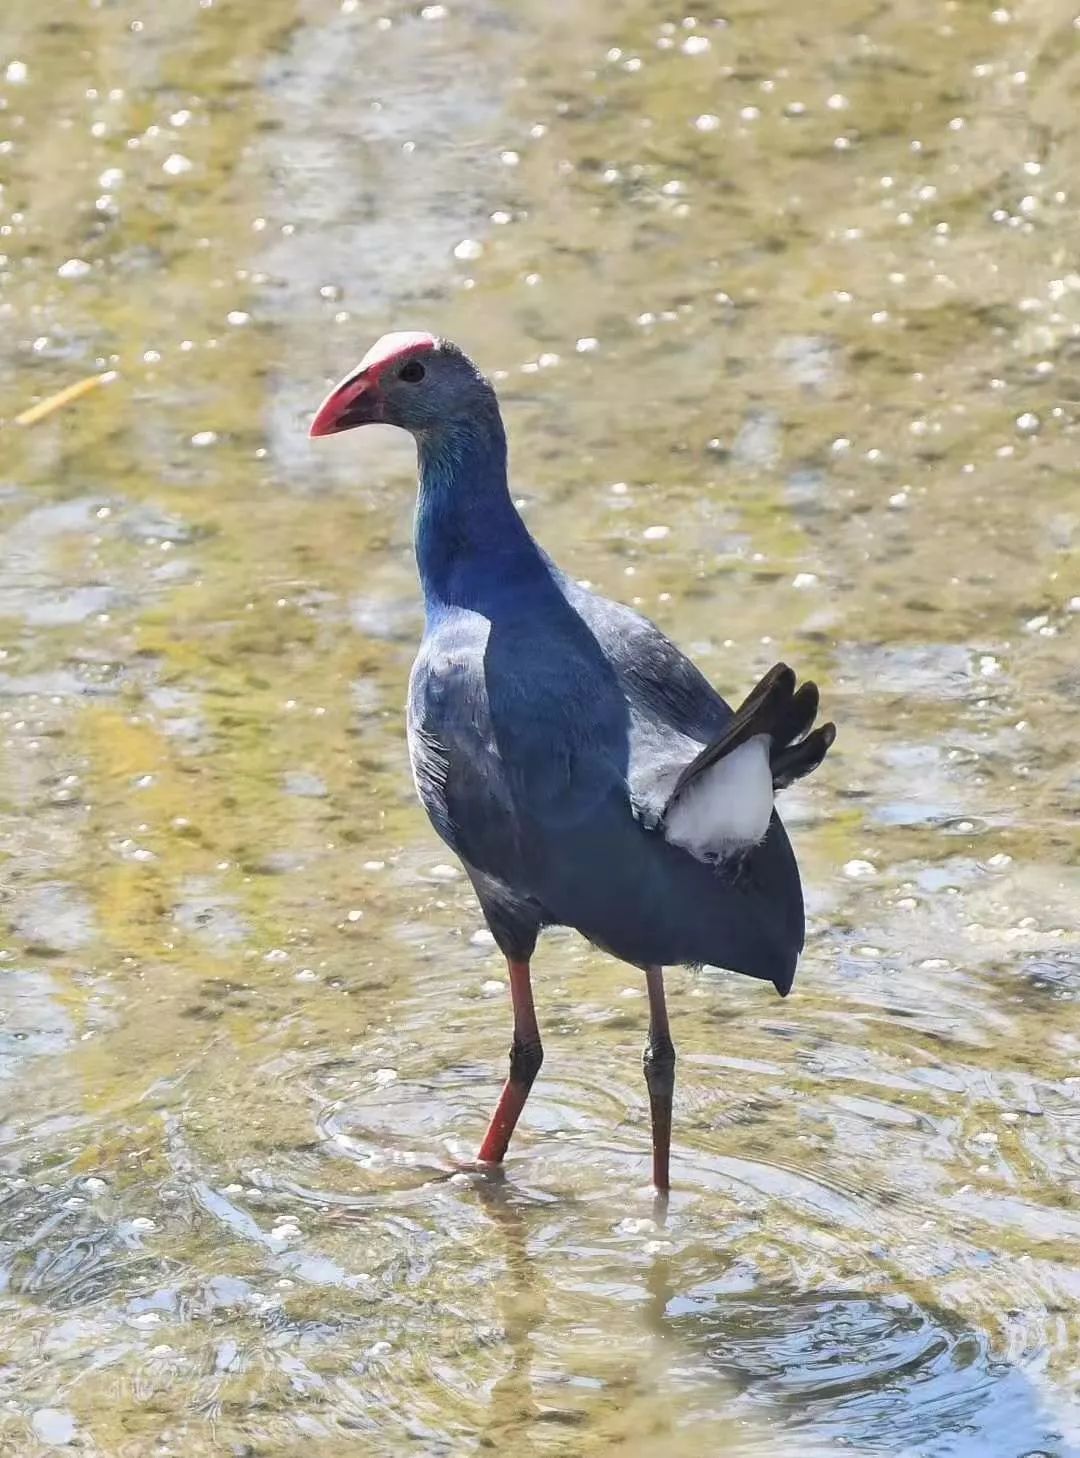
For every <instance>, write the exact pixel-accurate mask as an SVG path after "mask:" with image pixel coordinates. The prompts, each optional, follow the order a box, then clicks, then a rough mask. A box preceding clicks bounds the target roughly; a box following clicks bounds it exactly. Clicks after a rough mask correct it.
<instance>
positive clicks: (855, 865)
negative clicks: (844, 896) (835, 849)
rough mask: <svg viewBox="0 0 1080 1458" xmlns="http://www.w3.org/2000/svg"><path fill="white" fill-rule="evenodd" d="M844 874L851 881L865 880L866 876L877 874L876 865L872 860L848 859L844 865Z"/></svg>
mask: <svg viewBox="0 0 1080 1458" xmlns="http://www.w3.org/2000/svg"><path fill="white" fill-rule="evenodd" d="M844 875H845V876H847V877H849V878H850V879H851V880H852V881H861V880H865V878H866V877H867V876H876V875H877V866H875V865H874V863H873V861H860V860H854V861H848V862H847V863H846V864H845V866H844Z"/></svg>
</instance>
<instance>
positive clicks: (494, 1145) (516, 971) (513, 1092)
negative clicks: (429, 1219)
mask: <svg viewBox="0 0 1080 1458" xmlns="http://www.w3.org/2000/svg"><path fill="white" fill-rule="evenodd" d="M507 966H508V967H509V969H510V996H511V997H512V998H513V1000H514V1041H513V1043H512V1044H511V1047H510V1077H509V1078H508V1079H507V1080H506V1083H505V1084H504V1086H503V1091H502V1094H501V1095H500V1097H499V1103H498V1107H497V1108H496V1110H495V1112H494V1114H492V1116H491V1123H490V1124H489V1125H488V1131H487V1133H486V1134H485V1135H484V1142H483V1144H481V1146H480V1153H479V1154H478V1155H477V1158H478V1159H479V1160H480V1161H481V1162H482V1163H484V1164H501V1163H502V1158H503V1155H504V1154H505V1153H506V1147H507V1145H508V1144H509V1143H510V1136H511V1134H513V1132H514V1126H515V1125H516V1124H517V1121H518V1119H519V1118H520V1117H521V1111H522V1109H523V1108H524V1107H525V1100H526V1099H527V1098H528V1097H529V1090H530V1089H531V1088H532V1086H533V1081H534V1080H535V1078H536V1075H537V1074H538V1073H539V1072H540V1065H541V1063H543V1061H544V1049H543V1047H542V1046H541V1043H540V1029H539V1027H538V1026H537V1023H536V1009H535V1008H534V1007H533V995H532V983H531V982H530V981H529V964H528V962H511V961H509V960H508V961H507Z"/></svg>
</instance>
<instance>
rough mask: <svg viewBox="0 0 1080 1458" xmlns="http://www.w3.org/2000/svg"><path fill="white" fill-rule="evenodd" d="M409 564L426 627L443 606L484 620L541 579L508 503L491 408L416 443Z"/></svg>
mask: <svg viewBox="0 0 1080 1458" xmlns="http://www.w3.org/2000/svg"><path fill="white" fill-rule="evenodd" d="M417 454H418V457H419V465H420V492H419V496H418V497H417V503H416V523H415V542H416V563H417V566H418V567H419V569H420V584H421V586H422V588H423V590H424V603H425V607H426V609H427V615H428V618H429V620H430V619H431V618H432V617H433V616H438V615H439V613H440V612H441V611H442V610H443V609H445V608H447V607H467V608H473V609H475V610H477V611H479V612H483V613H485V615H488V614H491V613H493V612H495V611H496V610H497V609H498V607H499V606H500V604H506V603H509V602H511V601H512V600H513V599H514V597H515V596H520V594H521V593H522V591H523V590H527V589H528V588H529V587H530V585H533V584H535V583H537V582H538V581H540V580H541V579H548V572H547V568H546V565H545V563H544V559H543V557H542V556H541V554H540V550H539V548H538V547H537V545H536V543H535V542H534V541H533V539H532V537H531V536H530V535H529V531H528V528H527V527H526V525H525V523H524V522H523V521H522V519H521V517H520V516H519V515H518V512H517V508H516V507H515V506H514V503H513V501H512V500H511V499H510V491H509V487H508V485H507V480H506V435H505V432H504V431H503V424H502V420H501V419H500V418H499V411H498V407H497V406H496V405H495V404H494V402H492V404H491V407H490V408H489V409H482V410H478V411H477V412H476V413H475V414H474V415H473V416H472V417H471V418H469V419H468V420H462V421H452V422H449V423H448V424H447V425H445V426H443V427H441V428H440V429H439V430H438V431H426V432H424V433H423V434H422V435H419V436H418V438H417Z"/></svg>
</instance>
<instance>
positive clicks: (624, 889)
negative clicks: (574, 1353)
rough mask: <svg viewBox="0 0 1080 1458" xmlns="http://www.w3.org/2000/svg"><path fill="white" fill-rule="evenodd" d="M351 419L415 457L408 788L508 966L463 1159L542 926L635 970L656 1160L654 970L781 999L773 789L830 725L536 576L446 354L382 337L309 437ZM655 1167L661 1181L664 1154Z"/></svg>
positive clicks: (662, 1076)
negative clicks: (418, 600)
mask: <svg viewBox="0 0 1080 1458" xmlns="http://www.w3.org/2000/svg"><path fill="white" fill-rule="evenodd" d="M425 381H426V382H427V386H428V388H427V390H426V392H425V391H424V390H423V388H422V387H423V385H424V383H425ZM391 382H392V383H391ZM367 419H376V420H377V419H388V420H390V421H391V423H397V424H402V425H404V426H405V428H407V429H410V430H411V431H412V432H413V434H414V435H415V437H416V439H417V444H418V454H419V467H420V470H419V476H420V482H419V497H418V503H417V512H416V554H417V563H418V567H419V571H420V578H421V584H422V587H423V591H424V599H425V610H426V621H425V631H424V637H423V641H422V643H421V646H420V651H419V654H418V656H417V659H416V662H415V664H414V666H413V671H412V675H411V679H410V684H409V704H408V740H409V751H410V756H411V760H412V766H413V772H414V775H415V779H416V785H417V790H418V792H419V795H420V798H421V800H422V802H423V804H424V807H425V809H426V810H427V812H428V815H429V816H430V818H431V821H432V824H433V825H434V827H435V829H436V831H437V832H438V834H439V835H440V836H441V837H442V838H443V840H445V841H446V843H447V844H448V845H449V846H450V847H451V848H452V849H453V850H454V851H455V852H456V853H457V855H458V856H459V857H460V858H461V860H462V862H463V864H464V866H465V868H466V870H467V871H468V874H469V876H470V878H471V880H472V883H473V885H474V887H475V889H476V893H477V895H478V897H479V900H480V904H481V906H482V908H483V911H484V914H485V917H486V918H487V921H488V924H489V926H490V927H491V930H492V932H493V934H494V936H495V939H496V941H497V942H498V944H499V946H500V948H501V949H502V951H503V952H504V953H505V955H506V957H507V959H508V962H509V963H510V967H511V980H512V989H513V991H514V996H515V1052H514V1053H513V1054H512V1061H511V1080H510V1083H508V1085H507V1089H506V1090H505V1091H504V1096H503V1101H502V1103H501V1104H500V1110H499V1111H498V1112H497V1114H496V1118H495V1120H493V1123H492V1128H491V1130H489V1135H488V1139H487V1140H485V1145H484V1149H483V1150H482V1151H481V1156H482V1157H483V1158H491V1157H494V1158H496V1159H498V1158H501V1157H502V1153H503V1151H504V1150H505V1145H506V1141H507V1140H508V1139H509V1133H510V1132H511V1131H512V1128H513V1124H514V1122H515V1121H516V1118H517V1115H518V1113H520V1107H521V1105H522V1104H523V1103H524V1097H525V1095H526V1094H527V1092H528V1087H529V1085H530V1084H531V1082H532V1078H533V1077H534V1076H535V1072H536V1067H538V1066H539V1057H540V1056H541V1053H540V1044H539V1032H538V1030H537V1028H536V1022H535V1014H534V1012H533V1010H532V998H531V990H529V986H528V962H529V959H530V957H531V955H532V952H533V948H534V945H535V942H536V938H537V934H538V932H539V930H540V929H541V928H542V927H544V926H548V925H564V926H570V927H575V928H576V929H577V930H578V931H580V932H581V933H582V934H583V935H584V936H586V937H587V938H588V939H589V940H590V941H592V942H594V943H595V944H596V945H597V946H599V947H602V948H604V949H605V950H606V951H609V952H611V953H613V954H614V955H615V956H617V957H619V958H621V959H622V960H624V961H626V962H629V963H632V964H634V965H636V966H638V967H641V968H643V969H645V970H646V972H647V974H648V976H649V992H650V1006H651V1010H652V1014H653V1017H652V1023H651V1028H652V1032H651V1035H650V1045H649V1050H647V1054H646V1071H647V1074H650V1051H651V1053H652V1063H653V1068H652V1072H651V1074H650V1084H649V1087H650V1096H651V1098H652V1103H653V1115H654V1145H655V1139H656V1131H657V1116H658V1110H659V1117H660V1121H661V1124H663V1122H664V1118H665V1099H666V1119H667V1121H668V1126H669V1124H670V1084H671V1082H672V1081H673V1071H674V1050H673V1049H672V1048H671V1044H670V1039H669V1038H668V1035H667V1022H666V1013H665V1012H664V1010H663V991H662V982H661V980H660V974H659V969H660V968H661V967H662V966H664V965H669V964H673V963H674V964H677V963H687V964H699V963H711V964H715V965H718V966H722V967H726V968H730V969H732V970H734V971H738V972H743V973H746V974H748V975H749V976H751V977H757V978H763V979H765V980H767V981H771V982H773V983H774V984H775V986H776V987H777V989H778V990H779V991H780V992H781V993H784V994H786V993H787V992H788V990H789V989H790V986H791V982H792V979H793V977H794V973H795V964H796V961H797V959H798V956H799V952H800V951H801V949H802V944H803V903H802V891H801V887H800V882H799V873H798V868H797V866H796V863H795V858H794V855H793V853H792V850H791V846H790V844H789V842H788V838H787V835H786V833H785V831H784V828H783V826H782V824H781V822H780V819H779V817H778V815H777V814H776V812H775V810H774V809H773V804H772V791H773V785H774V783H775V784H777V785H781V784H783V783H786V782H789V781H790V779H792V778H796V777H797V776H798V775H800V774H803V773H807V772H808V771H809V770H810V769H812V768H814V767H815V765H816V764H817V763H819V762H820V760H821V758H822V757H823V755H824V753H825V751H826V750H827V748H828V746H829V744H830V743H831V739H832V729H831V726H829V725H827V726H824V727H823V729H819V730H815V731H812V732H808V731H809V730H810V725H811V723H812V721H813V717H814V713H815V711H816V707H817V692H816V689H813V686H812V685H804V687H803V688H802V689H801V690H799V691H798V692H795V689H794V675H792V674H791V672H790V670H788V669H785V668H783V666H782V665H781V666H779V667H778V669H776V670H773V673H772V675H768V676H767V677H766V679H764V680H762V683H761V684H760V685H759V686H758V688H757V689H756V690H755V692H754V694H753V695H751V697H750V699H748V700H747V701H746V703H745V704H744V705H743V706H742V707H741V708H740V710H739V711H738V713H737V714H733V712H732V710H731V709H730V708H729V707H728V705H727V704H726V703H725V702H724V700H723V699H722V698H721V697H720V695H719V694H718V693H717V692H716V691H715V690H714V689H713V688H712V687H711V686H710V685H709V683H708V682H707V681H706V679H705V678H704V677H703V676H702V675H701V673H699V671H698V670H697V669H696V668H695V667H694V665H693V664H692V663H691V662H690V661H689V660H688V659H687V658H686V657H684V655H683V654H682V653H681V652H680V651H679V650H678V649H677V648H676V647H675V646H674V644H672V643H671V642H670V641H669V640H668V639H667V638H666V637H665V636H664V635H663V633H661V632H660V630H659V629H658V628H657V627H656V626H655V625H654V624H652V623H650V622H648V621H647V620H646V619H644V618H642V617H641V616H640V615H639V614H637V613H635V612H633V611H632V610H631V609H630V608H628V607H625V606H623V605H621V604H619V603H615V602H612V601H609V600H608V599H606V598H603V597H600V596H598V595H596V594H594V593H592V592H590V591H588V590H587V589H585V588H583V587H581V586H580V585H579V584H577V583H575V582H574V581H572V580H571V579H570V578H569V577H567V576H566V575H565V574H564V573H563V572H561V571H560V570H559V569H558V568H557V567H556V566H555V565H554V563H553V562H552V561H551V560H550V559H549V558H548V557H547V556H546V554H545V553H544V552H543V551H542V550H541V549H540V547H539V546H538V545H537V544H536V542H535V541H534V540H533V538H532V536H531V534H530V532H529V531H528V529H527V528H526V526H525V523H524V521H523V520H522V518H521V516H520V514H519V512H518V511H517V509H516V507H515V506H514V503H513V501H512V499H511V496H510V492H509V488H508V482H507V469H506V444H505V436H504V433H503V427H502V421H501V418H500V415H499V411H498V406H497V403H496V401H495V396H494V392H493V391H492V390H491V388H490V386H489V385H488V384H487V382H486V381H485V380H483V378H482V377H481V376H480V375H479V374H478V372H477V371H476V370H475V367H474V366H472V365H471V363H470V362H469V361H468V360H467V359H465V357H464V356H463V355H461V354H460V352H459V351H457V350H456V349H455V348H454V347H453V346H449V345H446V344H444V343H442V342H440V341H436V340H434V339H432V338H431V337H430V336H424V335H409V336H395V335H390V336H387V337H386V339H384V340H383V341H380V343H379V344H378V345H376V346H375V348H374V349H373V350H372V351H371V353H370V355H369V356H368V357H367V359H366V360H365V362H364V363H363V364H362V365H361V367H360V369H359V370H358V371H357V372H356V373H355V374H354V375H353V376H351V377H350V378H348V379H347V380H346V381H344V382H343V383H342V385H340V386H339V387H338V389H337V390H336V391H335V392H334V393H333V394H332V395H331V396H330V397H329V398H328V400H327V401H326V403H325V404H324V406H323V407H322V409H321V410H320V412H319V415H318V416H317V418H316V421H315V424H314V425H313V427H312V433H313V434H329V433H332V432H333V431H335V430H338V429H345V428H348V426H349V425H351V424H361V423H364V422H365V421H366V420H367ZM522 969H523V970H522ZM515 974H516V976H517V978H518V981H517V982H515V980H514V978H515ZM522 977H523V978H524V982H523V984H522V982H521V979H522ZM523 989H524V990H523ZM526 993H527V997H525V994H526ZM523 999H524V1000H523ZM519 1014H520V1016H519ZM530 1048H532V1049H533V1052H534V1055H535V1056H532V1057H531V1059H530V1058H529V1057H524V1055H525V1054H527V1053H528V1050H529V1049H530ZM658 1050H659V1051H658ZM519 1054H521V1055H522V1056H521V1057H519V1059H518V1062H519V1067H518V1075H517V1076H515V1072H514V1067H515V1065H514V1057H515V1056H516V1055H519ZM523 1057H524V1062H523V1061H522V1058H523ZM525 1063H529V1064H530V1068H525ZM532 1063H535V1065H536V1067H531V1064H532ZM661 1064H662V1065H663V1068H662V1069H660V1071H659V1073H658V1069H659V1068H660V1065H661ZM669 1065H670V1067H669ZM664 1069H668V1070H669V1071H668V1072H664ZM530 1070H531V1071H530ZM654 1084H655V1085H656V1086H657V1088H659V1090H660V1091H659V1094H658V1095H657V1094H655V1091H654ZM661 1085H663V1087H660V1086H661ZM522 1089H523V1090H524V1091H523V1092H522ZM665 1089H666V1093H665ZM658 1097H659V1105H658V1103H657V1098H658ZM508 1098H509V1105H508V1104H507V1100H508ZM500 1116H502V1121H501V1123H500ZM503 1136H505V1137H503ZM661 1136H662V1129H661ZM663 1142H664V1141H663V1138H662V1137H661V1143H663ZM485 1151H487V1152H486V1153H485ZM661 1166H662V1168H661ZM657 1171H658V1173H657V1181H658V1183H660V1184H661V1185H665V1184H666V1178H667V1155H666V1144H665V1145H664V1149H663V1158H662V1160H661V1161H660V1163H659V1164H657V1165H656V1166H655V1170H654V1173H656V1172H657Z"/></svg>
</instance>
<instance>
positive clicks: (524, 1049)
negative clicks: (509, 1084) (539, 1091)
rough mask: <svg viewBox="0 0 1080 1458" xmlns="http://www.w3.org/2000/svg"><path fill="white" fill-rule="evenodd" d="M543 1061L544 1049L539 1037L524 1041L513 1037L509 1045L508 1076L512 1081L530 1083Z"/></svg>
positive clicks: (526, 1084) (526, 1085) (527, 1084)
mask: <svg viewBox="0 0 1080 1458" xmlns="http://www.w3.org/2000/svg"><path fill="white" fill-rule="evenodd" d="M543 1061H544V1049H543V1047H542V1045H541V1043H540V1040H539V1038H536V1039H533V1040H532V1041H531V1042H527V1043H526V1042H524V1041H522V1039H520V1038H515V1039H514V1041H513V1043H512V1044H511V1046H510V1077H511V1079H512V1080H513V1082H514V1083H523V1084H524V1085H525V1087H526V1088H529V1087H530V1086H531V1085H532V1082H533V1080H534V1079H535V1078H536V1075H537V1074H538V1073H539V1072H540V1066H541V1064H542V1063H543Z"/></svg>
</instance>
